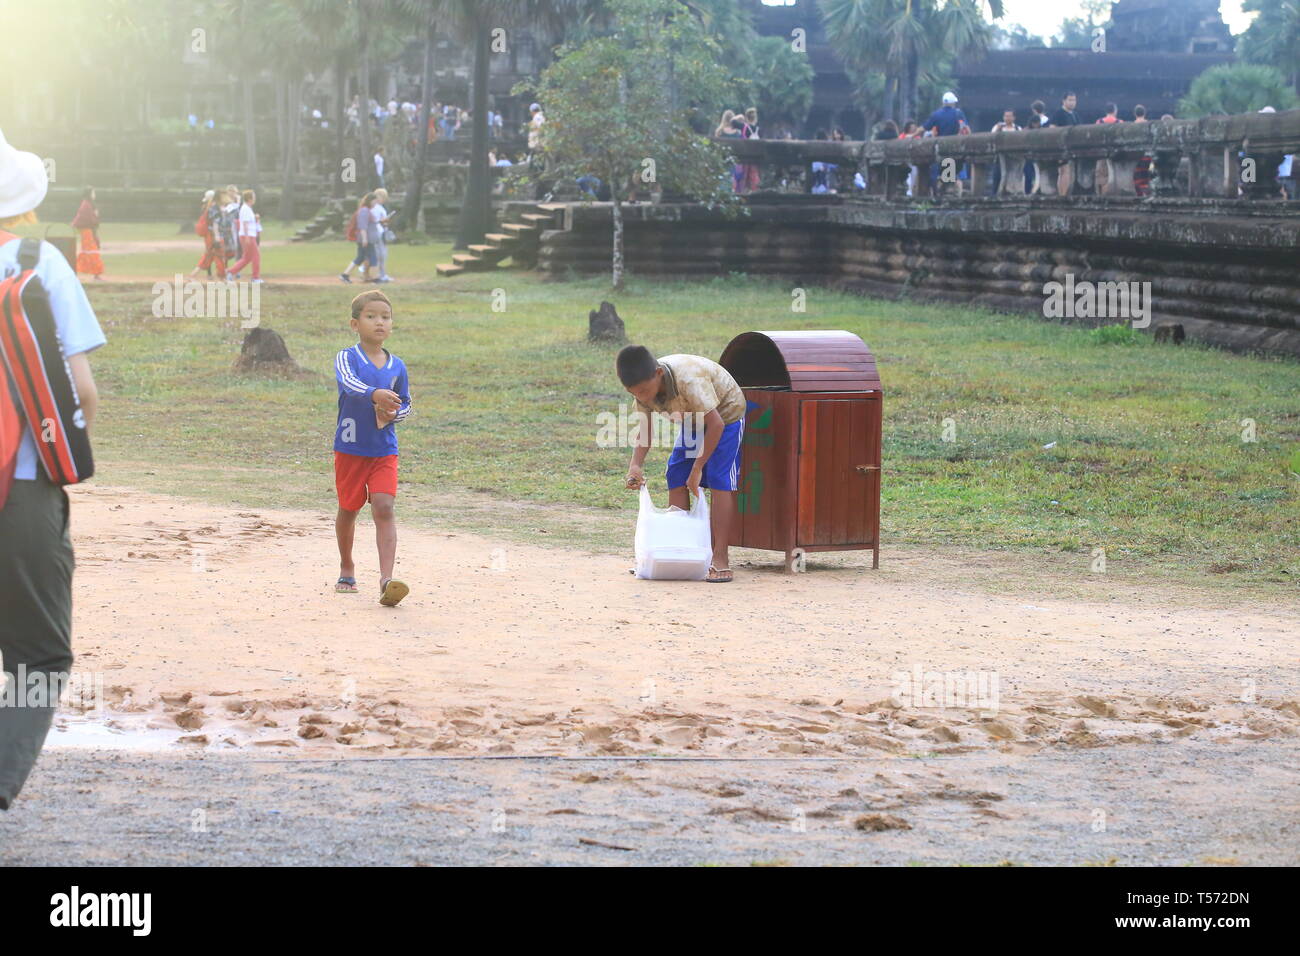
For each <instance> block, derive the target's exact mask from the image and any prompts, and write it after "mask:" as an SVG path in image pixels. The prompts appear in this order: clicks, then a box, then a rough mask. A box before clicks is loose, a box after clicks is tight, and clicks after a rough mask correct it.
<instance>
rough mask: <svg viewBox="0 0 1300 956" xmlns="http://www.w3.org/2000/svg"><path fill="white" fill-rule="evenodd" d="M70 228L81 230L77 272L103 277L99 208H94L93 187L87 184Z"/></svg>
mask: <svg viewBox="0 0 1300 956" xmlns="http://www.w3.org/2000/svg"><path fill="white" fill-rule="evenodd" d="M72 228H73V229H77V230H79V231H80V232H81V251H80V252H79V253H77V272H79V273H82V274H84V275H91V276H94V277H95V278H96V279H103V278H104V260H103V259H101V258H100V257H99V210H98V209H96V208H95V188H94V187H93V186H87V187H86V191H85V192H84V193H82V196H81V205H80V206H79V207H78V208H77V215H76V216H75V217H74V218H73V220H72Z"/></svg>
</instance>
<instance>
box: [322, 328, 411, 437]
mask: <svg viewBox="0 0 1300 956" xmlns="http://www.w3.org/2000/svg"><path fill="white" fill-rule="evenodd" d="M384 354H385V355H386V356H387V357H388V361H387V362H385V363H384V365H382V366H376V365H375V363H374V362H372V361H370V358H369V356H367V355H366V353H365V351H364V350H363V349H362V348H361V345H360V344H357V345H354V346H352V347H351V348H347V349H343V350H342V351H340V352H339V354H338V355H336V356H335V357H334V377H335V379H336V380H337V382H338V387H339V417H338V424H337V425H336V426H335V429H334V450H335V451H341V452H343V453H345V454H348V455H362V456H364V457H367V458H382V457H383V456H385V455H396V454H397V429H396V428H395V427H394V426H395V425H397V423H398V422H401V421H405V420H406V417H407V416H408V415H410V414H411V386H410V382H409V381H408V379H407V376H406V365H405V364H403V362H402V360H401V359H399V358H398V357H397V356H396V355H393V354H392V353H391V352H389V351H388V350H387V349H385V350H384ZM377 388H386V389H389V390H391V391H394V392H396V393H397V396H398V398H399V399H400V400H401V403H402V405H401V407H400V408H399V409H398V410H397V417H396V418H394V419H393V420H392V421H391V422H389V423H388V424H387V425H385V426H384V427H383V428H380V427H379V426H378V425H377V424H376V423H375V404H374V399H373V398H372V396H373V395H374V393H375V389H377Z"/></svg>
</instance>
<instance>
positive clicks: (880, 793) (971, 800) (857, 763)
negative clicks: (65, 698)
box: [0, 741, 1300, 866]
mask: <svg viewBox="0 0 1300 956" xmlns="http://www.w3.org/2000/svg"><path fill="white" fill-rule="evenodd" d="M1294 757H1295V752H1294V749H1290V748H1288V747H1287V746H1285V745H1284V744H1282V743H1279V742H1277V741H1265V742H1246V741H1234V742H1231V743H1228V744H1226V745H1225V744H1215V743H1208V742H1195V741H1183V742H1181V743H1180V744H1179V746H1177V747H1171V746H1162V745H1159V744H1137V745H1134V746H1131V747H1102V748H1095V749H1090V750H1078V749H1063V750H1058V751H1055V752H1051V753H1044V754H1039V755H1037V756H1036V757H1034V758H1033V759H1031V760H1027V759H1024V758H1022V757H1018V756H1015V755H1009V754H996V753H994V754H966V755H961V756H955V757H927V758H919V759H910V758H899V757H891V756H890V755H888V754H882V755H880V756H878V757H876V758H868V759H866V760H837V761H834V762H829V763H827V762H809V761H799V760H796V761H792V762H783V763H766V762H765V763H753V762H743V761H737V762H731V761H728V762H723V763H717V762H707V763H681V762H671V763H669V762H655V761H646V760H629V761H609V760H603V761H602V760H590V759H578V760H572V761H570V760H564V761H543V760H509V761H500V760H476V761H468V762H466V761H448V760H444V759H438V758H434V759H423V760H421V759H397V760H378V761H372V760H358V759H355V758H352V759H344V760H337V761H330V762H321V761H314V760H306V761H304V760H294V759H276V760H268V759H261V760H249V759H243V758H241V757H238V756H234V755H231V756H224V757H218V756H213V755H200V754H194V755H190V756H188V757H187V756H185V755H175V754H172V755H137V754H122V753H115V754H106V755H104V754H93V755H92V754H88V753H85V752H75V751H52V752H47V753H46V754H45V755H44V756H43V757H42V758H41V762H40V764H39V765H38V766H37V768H36V772H35V773H34V774H33V775H32V778H31V780H30V782H29V784H28V788H27V790H26V791H25V792H24V794H23V799H22V800H21V801H19V803H18V804H17V806H16V807H15V808H14V809H13V810H11V811H10V812H9V813H8V814H0V866H22V865H27V866H30V865H45V866H60V865H63V866H67V865H73V866H87V865H90V866H96V865H104V864H109V865H113V864H116V865H122V864H128V865H137V866H151V865H155V866H156V865H161V866H178V865H188V866H195V865H197V866H248V865H264V866H294V865H298V866H321V865H326V866H331V865H332V866H341V865H350V866H363V865H389V866H392V865H398V866H404V865H405V866H409V865H458V866H465V865H493V864H499V865H500V864H510V865H537V864H560V865H570V864H580V865H600V866H622V865H636V866H647V865H667V864H675V865H698V864H734V865H740V866H746V865H750V864H753V863H764V864H781V863H787V864H793V865H819V864H848V865H855V864H857V865H864V864H865V865H871V864H885V865H904V864H913V863H920V864H927V865H943V864H958V863H966V864H999V863H1004V862H1011V863H1015V864H1020V865H1025V864H1029V865H1040V866H1041V865H1048V864H1066V865H1079V864H1103V865H1104V864H1114V865H1135V864H1147V865H1165V866H1189V865H1190V866H1207V865H1208V866H1213V865H1219V866H1233V865H1243V866H1250V865H1274V866H1278V865H1281V866H1285V865H1294V864H1295V862H1296V859H1297V856H1298V854H1300V837H1298V836H1297V834H1296V828H1295V826H1294V820H1295V810H1296V806H1295V794H1296V790H1297V785H1298V784H1300V766H1297V764H1296V761H1295V759H1294ZM1288 764H1289V766H1288ZM1138 768H1140V769H1138ZM1243 789H1245V791H1246V793H1247V795H1248V797H1249V799H1242V795H1243ZM1229 808H1230V810H1229Z"/></svg>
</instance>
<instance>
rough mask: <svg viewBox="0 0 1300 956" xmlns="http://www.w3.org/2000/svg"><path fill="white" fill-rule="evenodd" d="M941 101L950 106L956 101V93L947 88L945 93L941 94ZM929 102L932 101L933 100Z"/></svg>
mask: <svg viewBox="0 0 1300 956" xmlns="http://www.w3.org/2000/svg"><path fill="white" fill-rule="evenodd" d="M943 101H944V103H946V104H948V105H949V106H951V105H952V104H953V103H956V102H957V94H956V93H954V92H953V91H952V90H949V91H948V92H947V93H945V94H943ZM931 102H933V100H932V101H931Z"/></svg>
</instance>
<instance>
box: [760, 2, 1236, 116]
mask: <svg viewBox="0 0 1300 956" xmlns="http://www.w3.org/2000/svg"><path fill="white" fill-rule="evenodd" d="M753 2H754V9H755V25H756V26H757V27H758V30H759V32H760V33H763V34H770V35H775V36H783V37H788V36H790V34H791V31H792V30H794V29H796V28H802V29H804V30H805V31H807V33H806V35H807V42H808V54H809V58H810V61H811V63H812V66H813V71H814V78H813V108H812V111H811V112H810V114H809V116H808V121H807V122H806V123H805V128H804V130H802V131H801V132H802V133H803V134H804V135H806V136H811V135H812V134H813V132H814V131H815V130H816V129H817V128H819V127H826V128H828V127H831V126H840V127H842V128H843V129H844V131H845V133H846V134H847V135H848V136H849V138H851V139H858V138H862V136H863V127H864V125H865V122H864V116H863V110H862V108H861V106H860V105H859V104H858V103H856V102H855V101H854V98H853V85H852V83H851V82H850V81H849V78H848V77H847V76H846V75H845V73H844V69H843V67H842V66H841V65H840V63H839V61H838V60H837V58H836V57H835V55H834V53H833V52H832V51H831V49H830V46H829V44H828V43H827V41H826V35H825V31H824V30H823V28H822V22H821V16H820V14H819V12H818V10H817V4H816V2H815V0H793V2H790V3H787V4H784V5H779V6H776V5H771V4H768V3H762V2H760V0H753ZM1105 40H1106V52H1105V53H1094V52H1093V51H1092V50H1091V49H1088V48H1082V49H1067V48H1063V47H1052V48H1044V47H1038V48H1030V49H1025V50H990V51H989V52H988V53H987V54H985V55H984V56H983V57H980V58H978V59H975V60H971V61H969V62H965V63H961V64H959V65H958V66H957V68H956V69H955V70H954V86H955V88H956V92H957V94H958V96H959V97H960V99H961V103H960V105H961V108H962V109H963V110H964V111H965V113H966V115H967V117H968V118H969V119H970V121H971V125H972V128H973V129H974V130H975V131H976V132H986V131H988V130H989V129H991V128H992V126H993V124H994V123H996V122H997V121H998V120H1000V119H1001V118H1002V111H1003V110H1006V109H1014V110H1015V111H1016V117H1017V119H1018V120H1019V121H1020V122H1022V123H1023V122H1024V121H1025V120H1026V119H1027V118H1028V116H1029V112H1030V111H1029V104H1030V103H1032V102H1033V101H1034V100H1039V99H1040V100H1042V101H1043V102H1044V103H1046V104H1047V107H1048V111H1049V112H1050V111H1051V110H1053V109H1055V108H1056V107H1057V106H1059V105H1060V101H1061V97H1062V96H1064V95H1065V94H1066V93H1067V92H1074V93H1077V94H1078V97H1079V106H1078V110H1077V112H1078V114H1079V119H1080V121H1081V122H1084V123H1091V122H1094V121H1095V120H1097V119H1099V118H1100V117H1101V116H1102V114H1103V113H1104V111H1105V105H1106V103H1108V102H1114V103H1116V104H1117V105H1118V106H1119V108H1120V117H1121V118H1122V119H1126V120H1127V119H1132V116H1133V114H1132V109H1133V106H1134V105H1136V104H1138V103H1141V104H1143V105H1144V106H1146V108H1147V115H1148V116H1150V117H1151V118H1152V119H1159V118H1160V115H1161V114H1162V113H1175V114H1176V113H1177V106H1178V101H1179V99H1181V98H1182V97H1183V96H1185V95H1186V93H1187V91H1188V88H1189V87H1190V86H1191V83H1192V81H1193V80H1194V79H1195V78H1196V77H1197V76H1199V75H1200V74H1201V73H1202V72H1204V71H1205V70H1207V69H1209V68H1210V67H1212V66H1216V65H1218V64H1220V63H1231V62H1232V61H1233V53H1232V50H1233V45H1234V41H1233V37H1232V34H1231V33H1230V32H1229V30H1228V27H1227V24H1225V23H1224V22H1223V19H1222V17H1220V15H1219V3H1218V0H1118V2H1116V3H1113V4H1112V5H1111V18H1110V24H1109V27H1108V28H1107V30H1106V34H1105ZM938 105H939V104H938V103H933V104H931V103H920V104H918V105H917V111H918V113H920V114H921V115H920V116H918V117H916V118H917V119H921V118H924V116H925V115H926V114H928V113H929V112H930V110H931V109H933V108H935V107H937V106H938Z"/></svg>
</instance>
